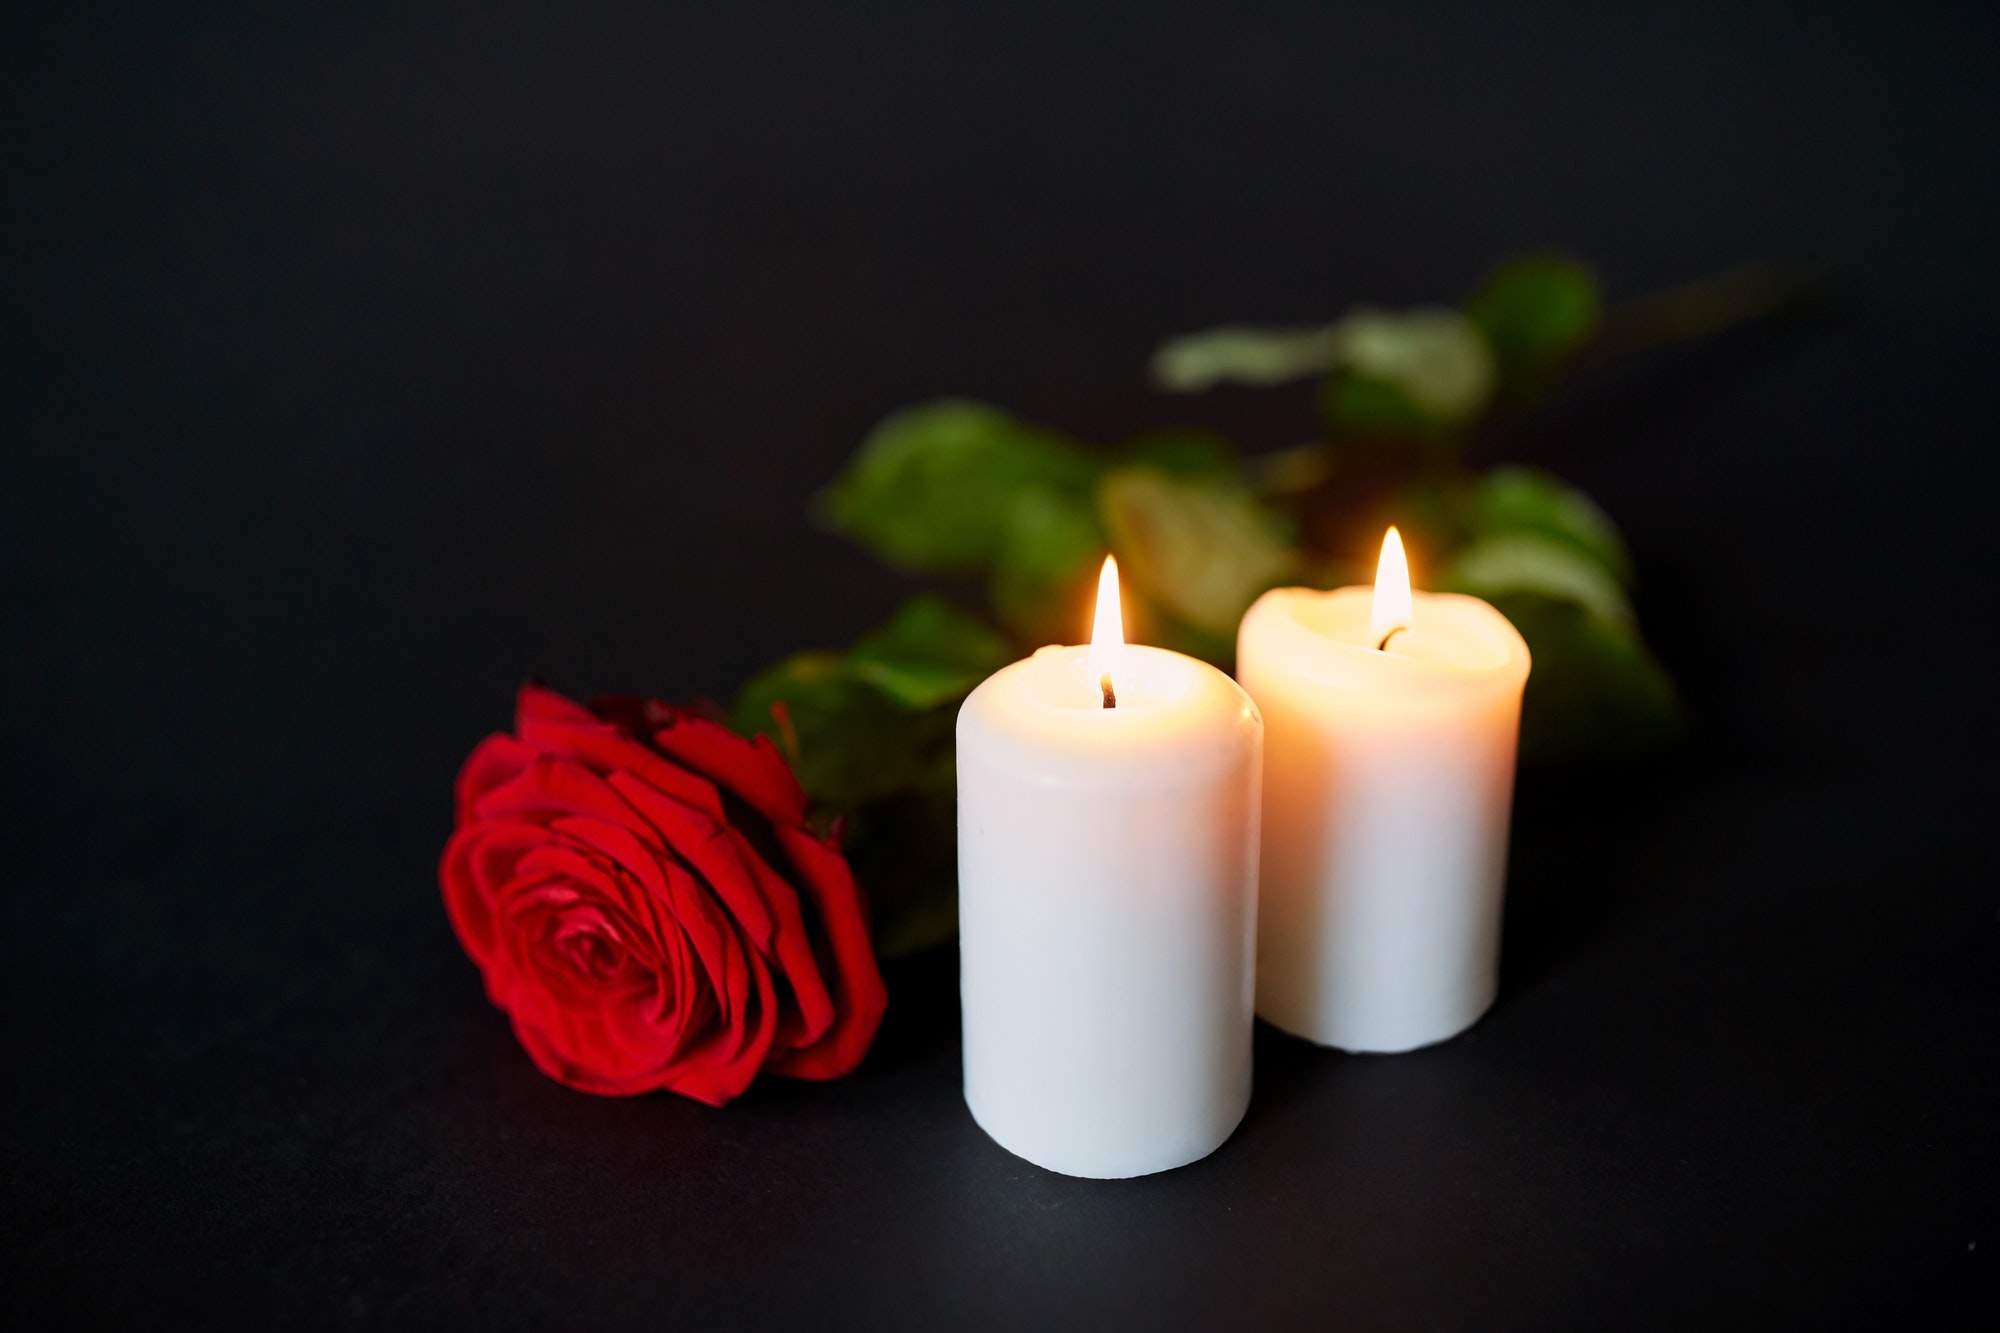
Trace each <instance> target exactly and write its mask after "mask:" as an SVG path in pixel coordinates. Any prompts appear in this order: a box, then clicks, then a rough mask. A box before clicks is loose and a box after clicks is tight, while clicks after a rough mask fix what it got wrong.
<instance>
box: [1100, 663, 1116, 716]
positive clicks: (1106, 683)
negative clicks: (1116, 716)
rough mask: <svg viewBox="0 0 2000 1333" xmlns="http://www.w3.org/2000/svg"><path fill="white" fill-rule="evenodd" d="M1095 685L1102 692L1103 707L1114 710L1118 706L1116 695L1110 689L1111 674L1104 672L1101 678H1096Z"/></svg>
mask: <svg viewBox="0 0 2000 1333" xmlns="http://www.w3.org/2000/svg"><path fill="white" fill-rule="evenodd" d="M1097 684H1098V686H1099V688H1101V689H1102V690H1103V691H1104V706H1105V707H1106V708H1116V707H1117V706H1118V694H1117V692H1116V691H1115V690H1113V689H1112V688H1111V673H1110V672H1109V671H1107V672H1105V673H1104V674H1103V676H1101V677H1099V678H1098V681H1097Z"/></svg>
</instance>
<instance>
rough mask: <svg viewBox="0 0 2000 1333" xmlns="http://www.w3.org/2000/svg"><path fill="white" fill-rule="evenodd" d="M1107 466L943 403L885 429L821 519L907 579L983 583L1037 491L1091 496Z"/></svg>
mask: <svg viewBox="0 0 2000 1333" xmlns="http://www.w3.org/2000/svg"><path fill="white" fill-rule="evenodd" d="M1097 471H1098V463H1097V460H1095V459H1094V458H1092V457H1091V456H1090V455H1089V454H1087V453H1085V452H1084V451H1083V450H1081V449H1079V448H1078V447H1076V446H1075V445H1074V444H1072V443H1071V442H1069V441H1068V440H1065V439H1064V438H1063V437H1061V436H1059V435H1056V434H1054V433H1053V432H1050V431H1046V430H1042V429H1040V428H1038V427H1035V426H1030V425H1028V424H1026V423H1024V422H1021V421H1017V420H1015V419H1014V418H1013V417H1010V416H1008V415H1007V414H1006V413H1004V412H1001V411H999V410H997V409H995V408H991V407H987V406H985V405H984V404H981V403H973V402H966V401H963V400H960V399H942V400H939V401H937V402H932V403H925V404H921V405H919V406H916V407H910V408H905V409H904V410H903V411H901V412H898V413H896V414H895V415H893V416H891V417H890V418H889V419H888V420H886V421H884V422H883V423H882V424H881V425H880V426H878V427H876V428H875V431H874V433H872V434H871V435H870V436H869V437H868V439H867V440H866V441H864V442H863V443H862V446H861V449H860V451H859V452H858V453H857V454H856V455H855V456H854V458H853V460H852V461H851V462H850V463H849V464H848V466H847V469H846V470H845V471H844V472H843V473H842V474H841V475H840V476H839V477H838V478H837V479H836V480H835V481H834V483H833V485H832V486H831V487H829V488H828V489H827V490H826V491H825V492H824V493H823V494H822V495H821V496H820V497H819V499H818V501H817V508H818V512H819V515H820V517H821V519H822V520H823V521H824V522H825V523H826V524H827V526H829V527H831V528H832V529H833V530H835V531H836V532H840V533H843V534H845V535H847V536H849V537H852V538H853V539H854V540H856V541H858V542H860V543H861V544H862V545H863V546H866V547H867V548H868V549H869V550H871V551H873V552H874V553H875V554H876V555H878V556H880V557H881V558H882V559H884V560H886V561H888V562H889V563H890V564H892V565H895V566H897V567H899V568H901V569H905V570H909V571H912V572H918V573H946V574H949V573H976V572H978V571H980V570H983V569H985V568H986V567H987V566H988V565H990V564H991V563H992V561H993V559H994V556H995V553H996V551H997V549H998V547H999V544H1000V540H1001V536H1002V534H1003V532H1004V531H1005V529H1006V526H1007V523H1008V516H1009V514H1010V512H1011V511H1012V509H1013V506H1014V502H1015V501H1016V500H1017V499H1018V498H1020V496H1021V495H1022V494H1023V493H1024V492H1025V491H1028V490H1030V489H1034V488H1043V489H1048V490H1056V491H1068V492H1073V493H1076V494H1087V493H1088V492H1089V489H1090V487H1091V485H1092V483H1093V482H1094V480H1095V479H1096V475H1097Z"/></svg>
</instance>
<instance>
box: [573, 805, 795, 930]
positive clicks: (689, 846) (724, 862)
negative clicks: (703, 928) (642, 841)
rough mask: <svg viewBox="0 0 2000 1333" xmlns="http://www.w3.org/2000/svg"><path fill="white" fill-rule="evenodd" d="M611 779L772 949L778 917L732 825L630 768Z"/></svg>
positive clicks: (739, 921) (740, 920)
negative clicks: (643, 779)
mask: <svg viewBox="0 0 2000 1333" xmlns="http://www.w3.org/2000/svg"><path fill="white" fill-rule="evenodd" d="M606 781H607V782H608V783H609V784H610V786H611V789H612V790H613V791H615V792H617V793H618V795H619V796H621V797H623V798H624V800H625V801H626V802H627V803H629V804H630V805H631V807H632V808H633V809H634V810H636V811H638V812H639V813H640V814H641V815H643V816H645V818H646V821H647V822H648V824H650V825H651V827H652V831H653V833H654V835H655V836H656V837H657V838H658V839H659V840H661V841H662V842H663V843H664V844H665V845H666V846H667V847H670V848H672V849H673V851H674V852H675V853H676V854H677V855H679V856H680V858H681V859H682V860H683V861H686V862H687V863H688V865H690V866H692V867H693V868H694V870H695V871H696V873H698V874H700V875H701V877H702V878H703V879H705V880H707V881H708V884H709V887H710V888H712V889H713V890H714V891H715V894H716V896H717V897H718V898H720V899H721V900H722V902H723V904H724V905H725V906H726V907H728V909H729V913H730V915H731V916H734V917H735V918H736V921H737V924H738V925H740V926H741V927H742V928H743V931H744V933H745V934H746V935H747V936H748V937H749V940H750V944H751V946H752V947H753V948H756V949H758V950H760V951H764V952H769V950H770V941H771V933H772V931H773V930H775V929H776V928H777V927H776V921H775V920H774V919H773V917H772V916H771V912H770V908H769V907H768V905H767V904H766V903H765V901H764V897H763V895H762V894H761V893H759V892H758V890H757V886H756V882H755V879H754V877H753V876H752V875H751V873H750V870H749V868H748V867H747V866H745V865H744V864H743V862H742V859H741V857H740V855H739V854H738V852H737V849H736V842H737V840H736V839H734V838H732V837H731V835H730V830H729V828H728V826H727V825H725V824H723V823H721V822H720V821H717V820H713V819H710V818H709V817H708V816H707V814H706V813H704V812H703V811H700V810H696V809H694V808H692V807H690V806H687V805H683V804H682V803H681V802H679V801H676V800H674V799H673V798H672V797H670V796H667V795H666V794H664V793H663V792H660V791H658V790H656V789H654V788H652V787H649V786H647V785H646V784H645V783H643V782H641V781H639V780H638V779H637V778H635V777H633V776H632V775H631V774H629V773H613V774H612V775H611V776H610V777H609V778H608V779H606Z"/></svg>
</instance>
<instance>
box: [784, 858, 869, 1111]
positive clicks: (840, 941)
mask: <svg viewBox="0 0 2000 1333" xmlns="http://www.w3.org/2000/svg"><path fill="white" fill-rule="evenodd" d="M777 834H778V841H779V842H780V843H781V844H782V845H783V846H784V848H785V852H786V854H787V855H789V856H790V857H791V858H792V864H793V866H794V867H795V868H796V869H797V871H798V878H799V881H800V883H801V884H803V885H804V886H805V890H806V893H807V895H808V897H809V898H810V899H811V900H812V903H813V905H814V907H816V908H817V909H818V912H817V914H818V918H819V923H820V925H821V927H822V928H823V929H824V930H825V932H826V935H825V940H826V944H827V947H828V951H829V952H830V954H831V955H832V957H831V962H832V967H831V968H830V969H829V973H830V975H829V977H828V981H829V983H830V985H831V987H832V990H833V1007H834V1011H835V1013H836V1014H837V1015H838V1017H837V1018H836V1019H835V1021H834V1023H833V1024H832V1026H831V1027H830V1028H829V1029H827V1030H826V1032H825V1033H824V1034H823V1035H822V1036H820V1037H819V1039H818V1040H817V1041H816V1042H815V1043H814V1044H812V1045H810V1046H803V1047H801V1048H800V1049H797V1050H795V1051H793V1052H791V1053H790V1054H788V1055H782V1056H780V1057H778V1058H777V1059H776V1060H774V1061H772V1062H771V1066H770V1068H771V1071H772V1072H773V1073H778V1074H786V1075H789V1076H790V1077H792V1078H811V1079H826V1078H839V1077H840V1076H841V1075H843V1074H846V1073H849V1072H851V1071H852V1070H853V1069H854V1067H855V1066H856V1065H858V1064H860V1063H861V1059H862V1057H863V1056H865V1055H866V1054H868V1047H869V1045H870V1044H871V1043H872V1042H873V1041H874V1040H875V1033H876V1031H877V1030H878V1029H879V1028H880V1027H881V1026H882V1013H883V1011H884V1010H885V1009H887V1008H888V1005H889V990H888V987H886V986H885V985H883V984H882V972H881V969H880V968H879V967H878V966H877V964H876V962H875V949H874V946H873V945H872V944H871V943H870V941H869V938H868V918H867V913H866V910H865V900H864V899H863V898H862V896H861V890H860V886H859V885H857V884H856V883H855V881H854V872H853V870H852V869H850V868H849V866H848V864H847V861H846V859H845V858H843V857H842V856H841V855H840V853H838V852H836V851H835V850H834V849H833V848H832V847H830V846H828V845H827V844H826V843H824V842H822V841H820V840H819V839H818V838H815V837H813V836H812V835H811V834H810V833H808V832H806V831H803V830H799V829H789V828H779V829H778V830H777Z"/></svg>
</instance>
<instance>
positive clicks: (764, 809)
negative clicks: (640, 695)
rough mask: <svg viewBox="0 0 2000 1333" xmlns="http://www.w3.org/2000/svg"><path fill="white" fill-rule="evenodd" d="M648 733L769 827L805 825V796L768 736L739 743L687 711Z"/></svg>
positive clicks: (737, 738) (676, 711) (678, 711)
mask: <svg viewBox="0 0 2000 1333" xmlns="http://www.w3.org/2000/svg"><path fill="white" fill-rule="evenodd" d="M672 712H673V720H672V721H671V722H670V723H668V725H666V726H664V727H661V728H660V729H659V730H657V731H655V732H654V733H653V744H655V745H657V746H659V747H660V749H661V750H663V751H665V752H666V753H667V754H669V755H671V756H673V757H674V758H675V759H678V760H680V761H681V762H682V763H683V764H686V765H687V766H688V767H689V768H692V769H693V770H694V771H695V772H697V773H699V774H701V775H702V776H703V777H705V778H708V779H710V780H712V781H714V782H716V783H719V784H720V785H721V786H723V787H724V788H726V789H728V790H729V791H730V792H732V793H734V794H735V795H737V796H740V797H742V798H743V800H744V801H745V802H746V803H747V804H748V805H749V806H750V808H751V809H753V810H755V811H756V812H757V813H758V814H760V815H762V816H764V818H766V819H768V820H770V821H771V822H772V823H774V824H798V825H801V826H803V825H804V824H805V822H806V793H805V789H804V788H802V787H800V786H799V780H798V779H797V778H796V777H794V776H793V775H792V770H791V769H790V768H789V767H788V766H787V765H786V764H785V760H784V757H783V756H782V755H780V754H779V753H778V751H777V748H776V747H775V746H773V745H772V744H771V739H770V737H768V736H763V735H759V736H756V737H754V738H752V739H750V740H745V739H744V738H743V737H741V736H738V735H737V734H736V733H735V732H733V731H731V730H729V729H728V728H727V727H724V726H721V725H720V724H718V723H714V722H710V721H709V720H708V719H707V718H705V717H702V716H700V715H699V714H697V713H694V712H692V711H691V710H688V709H679V708H677V709H674V710H672Z"/></svg>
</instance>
